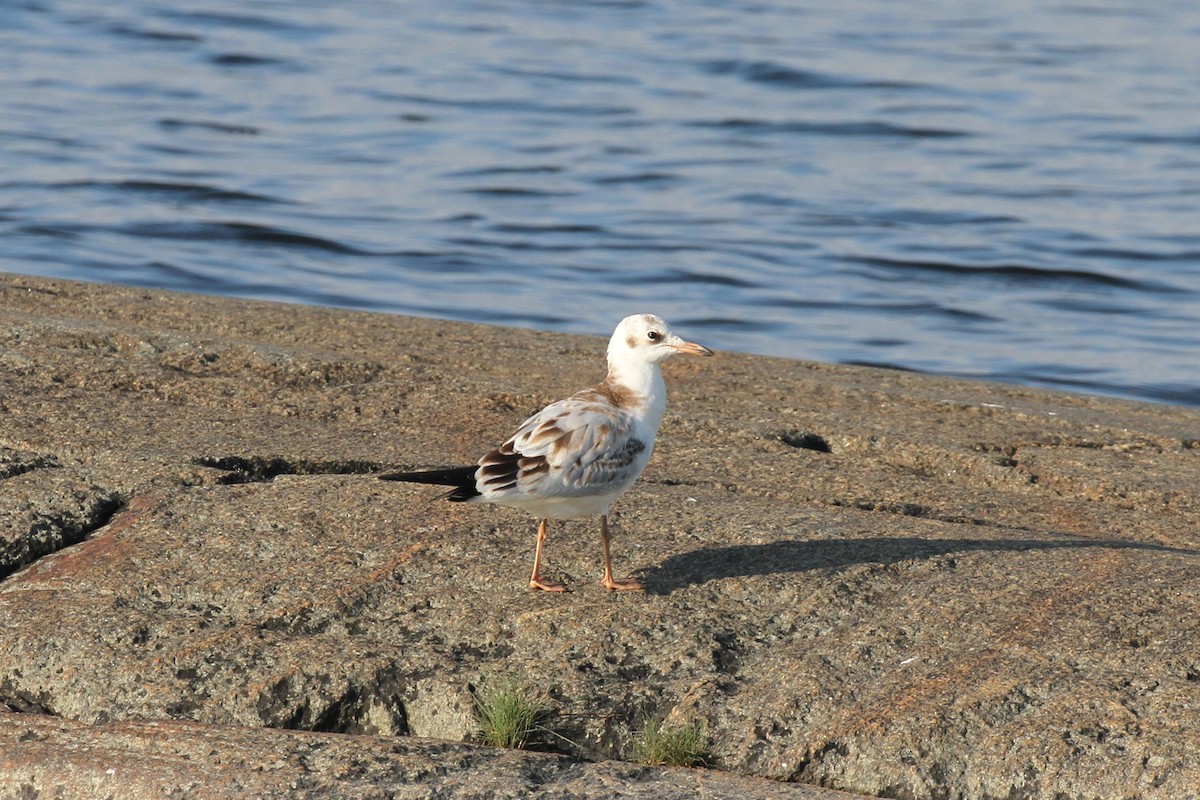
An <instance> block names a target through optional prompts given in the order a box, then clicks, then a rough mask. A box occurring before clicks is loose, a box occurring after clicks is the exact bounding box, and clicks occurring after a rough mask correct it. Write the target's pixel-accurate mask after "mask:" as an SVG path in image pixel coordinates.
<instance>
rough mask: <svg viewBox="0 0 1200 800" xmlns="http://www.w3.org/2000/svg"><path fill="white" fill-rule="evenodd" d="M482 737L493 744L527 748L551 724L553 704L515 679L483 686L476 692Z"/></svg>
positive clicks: (547, 729) (548, 729)
mask: <svg viewBox="0 0 1200 800" xmlns="http://www.w3.org/2000/svg"><path fill="white" fill-rule="evenodd" d="M475 716H476V717H477V718H478V719H479V738H480V739H481V740H482V741H483V743H484V744H490V745H492V746H493V747H508V748H511V749H514V750H520V749H523V748H524V747H525V746H526V745H528V744H529V743H530V742H531V741H532V740H533V739H534V738H535V737H536V736H537V735H538V734H540V733H544V732H545V733H552V731H551V730H550V728H549V721H550V707H549V706H547V705H546V704H545V703H543V702H541V701H539V700H536V699H534V698H532V697H530V696H529V694H528V693H527V692H526V691H524V690H523V689H522V688H521V687H520V686H518V685H517V684H516V682H515V681H512V680H508V681H502V682H500V683H498V684H495V685H492V686H481V687H480V688H479V689H478V690H477V691H476V692H475Z"/></svg>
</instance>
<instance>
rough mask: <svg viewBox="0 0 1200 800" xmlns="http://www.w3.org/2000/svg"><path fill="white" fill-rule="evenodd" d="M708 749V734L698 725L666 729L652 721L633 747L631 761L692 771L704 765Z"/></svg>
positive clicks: (645, 726) (656, 719) (664, 724)
mask: <svg viewBox="0 0 1200 800" xmlns="http://www.w3.org/2000/svg"><path fill="white" fill-rule="evenodd" d="M707 749H708V733H707V731H705V729H704V726H703V725H702V724H700V723H699V722H692V723H690V724H688V725H667V724H666V722H664V721H663V720H662V719H661V718H659V717H651V718H650V719H647V720H646V724H645V725H643V726H642V732H641V735H640V736H639V737H638V739H637V741H636V742H635V743H634V745H633V757H634V758H635V759H636V760H637V761H640V762H641V763H643V764H648V765H650V766H656V767H661V766H665V767H695V766H699V765H701V764H703V763H704V753H705V751H706V750H707Z"/></svg>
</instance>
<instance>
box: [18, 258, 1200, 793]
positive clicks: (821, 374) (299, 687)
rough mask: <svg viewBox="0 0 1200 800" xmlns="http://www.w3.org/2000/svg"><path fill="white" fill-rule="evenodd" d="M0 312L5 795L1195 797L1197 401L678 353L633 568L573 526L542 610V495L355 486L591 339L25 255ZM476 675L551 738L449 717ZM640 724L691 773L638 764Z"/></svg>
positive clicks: (451, 445) (576, 373)
mask: <svg viewBox="0 0 1200 800" xmlns="http://www.w3.org/2000/svg"><path fill="white" fill-rule="evenodd" d="M630 311H653V309H630ZM0 323H2V324H0V414H2V417H0V418H2V419H3V422H2V423H0V634H2V638H3V641H4V642H5V646H4V647H3V648H0V797H8V796H13V797H20V796H68V797H69V796H77V797H130V798H133V797H151V796H154V797H158V796H164V795H165V796H178V797H217V798H228V797H268V796H281V797H282V796H287V797H335V796H336V797H409V796H412V797H418V796H420V797H447V798H457V797H477V796H495V797H581V798H591V797H595V798H600V797H642V796H646V797H650V796H654V797H696V796H699V797H764V798H774V797H800V798H813V800H818V799H824V798H833V797H838V796H845V795H841V794H839V792H838V791H834V790H839V791H844V792H851V793H857V794H858V795H865V796H881V797H898V798H981V799H982V798H1059V797H1067V798H1110V797H1112V798H1117V797H1133V796H1136V797H1143V798H1159V797H1161V798H1172V800H1175V799H1176V798H1186V797H1195V796H1197V789H1196V787H1198V786H1200V644H1198V642H1200V630H1198V629H1200V624H1198V623H1197V621H1196V618H1197V615H1196V613H1195V609H1196V607H1197V600H1198V599H1200V588H1198V587H1200V581H1198V580H1197V578H1200V500H1198V494H1200V410H1196V409H1187V408H1177V407H1170V406H1160V405H1150V404H1139V403H1132V402H1124V401H1118V400H1112V399H1103V398H1093V397H1084V396H1078V395H1071V394H1064V393H1053V392H1045V391H1039V390H1035V389H1030V388H1025V387H1016V386H1004V385H996V384H987V383H979V382H971V381H959V380H952V379H946V378H936V377H929V376H922V375H915V374H910V373H904V372H898V371H888V370H875V369H868V368H858V367H844V366H831V365H825V364H813V363H804V362H791V361H784V360H780V359H769V358H762V357H754V356H745V355H739V354H734V353H719V354H718V357H717V358H713V359H704V360H702V361H701V360H695V361H687V362H682V363H677V362H672V363H669V364H668V365H667V366H666V369H665V372H666V374H667V382H668V386H669V389H670V392H671V400H670V404H669V406H668V410H667V419H666V421H665V423H664V426H663V430H662V434H661V440H660V443H659V446H658V448H657V450H656V452H655V455H654V458H653V459H652V461H651V464H650V467H649V468H648V470H647V472H646V475H645V476H644V478H643V480H642V482H641V483H639V485H638V486H636V487H635V488H634V490H632V491H631V492H630V493H629V495H627V497H626V498H623V499H622V501H621V502H620V503H619V504H618V507H617V508H616V509H615V511H616V516H615V531H614V557H615V559H616V561H617V563H618V564H619V565H621V567H620V569H621V571H622V572H626V573H628V572H632V573H634V574H636V575H638V576H639V577H641V578H642V579H643V581H644V582H645V583H646V585H647V587H648V590H647V591H646V592H645V593H636V594H629V593H624V594H620V595H614V594H609V593H607V592H605V591H604V590H603V589H602V588H601V587H599V586H598V585H597V584H596V583H595V579H596V578H598V577H599V563H600V562H599V545H598V542H597V541H596V539H597V537H596V533H595V528H594V523H591V522H579V523H570V524H567V525H564V526H562V527H560V529H559V530H558V531H557V532H553V531H552V537H551V540H550V543H549V549H548V555H547V564H546V568H547V570H548V572H549V574H550V575H552V576H553V577H554V578H555V579H563V578H565V579H566V580H567V581H568V582H569V583H570V584H571V585H572V586H573V587H577V589H578V590H577V591H574V592H571V593H570V594H567V595H565V596H561V597H556V596H549V595H546V594H542V593H534V592H530V591H529V590H527V589H526V588H525V578H526V577H527V576H526V572H527V569H528V565H529V563H530V557H531V553H532V545H533V534H534V530H533V525H532V523H531V522H530V520H528V519H527V518H525V517H523V516H521V515H520V514H518V513H516V512H511V511H506V510H502V509H494V508H487V507H477V506H469V507H463V506H460V505H451V504H446V503H437V502H434V501H433V499H432V498H433V496H434V495H436V493H437V492H436V490H434V491H431V490H430V487H420V486H407V485H402V484H388V483H385V482H382V481H378V480H376V479H375V478H374V474H375V473H378V472H381V471H384V470H388V469H396V468H414V467H425V466H440V465H454V464H461V463H469V462H470V461H471V460H473V459H474V457H476V456H477V455H478V453H479V452H480V448H482V447H486V446H489V445H491V444H494V443H496V442H497V441H498V440H499V439H501V438H503V437H504V436H505V435H507V433H509V432H510V431H511V429H512V427H513V425H515V424H516V423H517V422H519V421H520V420H521V419H523V418H524V416H525V415H526V414H528V413H529V412H531V411H533V410H535V409H536V408H538V407H540V406H541V405H542V404H544V403H546V402H548V401H551V400H554V399H557V398H558V397H560V396H562V395H563V394H565V393H567V392H570V391H573V390H575V389H578V388H581V387H583V386H586V385H589V384H590V383H593V382H594V381H595V380H597V379H598V378H599V377H601V373H602V372H603V344H604V342H603V339H601V338H590V337H575V336H565V335H559V334H551V333H544V332H537V331H526V330H514V329H504V328H494V327H486V326H476V325H467V324H460V323H448V322H443V321H437V320H426V319H413V318H406V317H397V316H385V315H378V314H367V313H359V312H349V311H342V310H337V309H323V308H309V307H296V306H288V305H281V304H270V303H257V302H250V301H242V300H234V299H229V298H216V297H204V296H196V295H182V294H171V293H166V292H159V291H151V290H145V289H137V288H122V287H112V286H102V285H91V284H82V283H72V282H66V281H53V280H45V279H37V278H28V277H23V276H16V275H0ZM680 332H681V333H682V334H684V335H685V336H686V335H687V334H688V332H687V331H686V330H681V331H680ZM703 343H704V344H707V345H709V346H711V347H713V348H714V349H716V350H718V351H719V350H720V342H708V341H706V342H703ZM497 678H517V679H519V680H521V681H522V683H524V685H526V687H527V688H528V689H529V690H530V691H531V692H534V693H536V694H538V695H539V696H540V697H542V698H544V699H545V700H546V701H547V702H548V703H549V704H550V705H551V706H552V707H553V708H554V709H555V711H556V713H557V716H558V720H559V724H560V725H561V729H562V731H563V738H564V741H565V742H569V744H564V745H563V746H562V748H561V749H562V750H563V751H564V752H563V753H560V754H529V753H520V752H510V751H499V750H493V749H490V748H484V747H480V746H477V745H472V744H466V743H464V742H465V741H467V740H469V739H470V738H471V736H472V734H473V730H474V725H475V723H474V720H473V716H472V702H473V700H472V695H471V691H472V689H473V688H474V687H475V686H477V685H479V683H480V682H481V681H487V680H490V679H497ZM6 709H7V712H8V713H5V710H6ZM647 716H664V717H666V719H668V720H670V721H676V722H680V723H688V722H701V723H703V724H704V725H705V726H706V728H707V730H708V732H709V752H708V758H707V761H708V763H709V765H710V767H712V769H708V770H679V769H662V768H649V767H642V766H639V765H634V764H630V763H627V762H626V761H624V759H628V758H629V757H630V753H631V749H632V742H633V739H634V737H635V735H636V732H637V730H638V729H639V728H640V725H641V722H642V721H643V720H644V719H645V718H646V717H647ZM114 776H116V777H114ZM117 778H119V780H117Z"/></svg>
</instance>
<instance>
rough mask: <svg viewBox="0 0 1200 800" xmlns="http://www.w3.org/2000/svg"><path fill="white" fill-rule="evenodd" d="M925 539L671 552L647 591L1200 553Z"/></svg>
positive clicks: (1145, 546) (1104, 543)
mask: <svg viewBox="0 0 1200 800" xmlns="http://www.w3.org/2000/svg"><path fill="white" fill-rule="evenodd" d="M1067 537H1068V535H1066V534H1064V538H1061V539H993V540H984V539H921V538H918V537H915V536H898V537H890V536H871V537H866V538H861V539H820V540H816V541H804V540H800V539H787V540H782V541H776V542H769V543H767V544H739V545H731V546H728V547H709V548H704V549H701V550H693V551H690V552H687V553H680V554H679V555H675V556H671V557H670V558H668V559H666V560H665V561H663V562H662V563H661V564H659V565H658V566H655V567H652V568H650V569H649V570H648V571H646V572H645V573H643V574H642V576H641V577H642V579H643V582H644V584H645V586H646V590H647V592H649V593H650V594H658V595H666V594H671V593H672V592H674V591H676V590H678V589H684V588H686V587H688V586H692V585H696V584H701V583H707V582H708V581H713V580H720V579H722V578H749V577H754V576H760V575H779V574H785V573H801V572H809V571H812V570H824V569H839V568H844V567H849V566H853V565H855V564H885V565H886V564H896V563H899V562H901V561H911V560H913V559H930V558H937V557H939V556H946V555H950V554H953V553H979V552H1014V553H1019V552H1026V551H1032V550H1061V549H1086V548H1106V549H1121V550H1129V549H1132V550H1145V551H1151V552H1158V553H1172V554H1176V555H1183V556H1200V550H1190V549H1186V548H1179V547H1169V546H1167V545H1160V544H1150V543H1143V542H1130V541H1124V540H1119V539H1082V538H1079V537H1077V536H1072V537H1069V538H1067Z"/></svg>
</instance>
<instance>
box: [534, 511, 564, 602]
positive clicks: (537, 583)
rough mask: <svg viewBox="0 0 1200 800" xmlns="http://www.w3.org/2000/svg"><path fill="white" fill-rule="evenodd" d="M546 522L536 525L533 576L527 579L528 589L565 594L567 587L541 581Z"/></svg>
mask: <svg viewBox="0 0 1200 800" xmlns="http://www.w3.org/2000/svg"><path fill="white" fill-rule="evenodd" d="M546 522H547V520H542V521H541V522H539V523H538V532H537V548H535V549H534V551H533V575H531V576H530V578H529V588H530V589H541V590H542V591H544V592H565V591H566V590H567V587H566V586H564V585H562V584H561V583H551V582H549V581H544V580H542V576H541V571H542V545H543V544H544V543H545V542H546Z"/></svg>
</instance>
